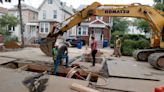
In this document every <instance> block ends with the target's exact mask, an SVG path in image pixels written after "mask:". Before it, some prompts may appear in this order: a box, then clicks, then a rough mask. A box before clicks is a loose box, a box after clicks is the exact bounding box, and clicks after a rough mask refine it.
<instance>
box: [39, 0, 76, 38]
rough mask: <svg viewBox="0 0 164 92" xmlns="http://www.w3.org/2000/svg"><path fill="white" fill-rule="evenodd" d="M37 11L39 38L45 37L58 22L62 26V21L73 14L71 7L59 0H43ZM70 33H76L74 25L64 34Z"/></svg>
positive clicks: (69, 34)
mask: <svg viewBox="0 0 164 92" xmlns="http://www.w3.org/2000/svg"><path fill="white" fill-rule="evenodd" d="M38 11H39V14H38V21H39V36H40V38H44V37H46V36H47V34H48V33H49V32H50V31H51V30H52V28H53V26H56V25H58V24H59V23H60V24H62V26H64V25H65V23H66V22H64V23H63V21H64V20H65V19H67V18H68V17H70V16H71V15H73V14H74V12H73V8H72V7H68V6H66V3H65V2H61V1H60V0H43V2H42V4H41V5H40V6H39V8H38ZM71 35H76V27H73V28H72V29H70V30H69V31H68V32H67V33H66V34H65V36H66V37H67V36H71Z"/></svg>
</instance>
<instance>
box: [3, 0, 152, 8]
mask: <svg viewBox="0 0 164 92" xmlns="http://www.w3.org/2000/svg"><path fill="white" fill-rule="evenodd" d="M3 1H4V0H3ZM11 1H12V2H11V3H3V4H0V7H5V8H12V7H13V6H14V5H16V4H17V3H18V0H11ZM42 1H43V0H24V1H23V0H22V3H26V4H28V5H31V6H33V7H35V8H38V7H39V5H40V4H41V3H42ZM61 1H63V2H66V3H67V5H68V6H70V5H72V6H73V7H74V8H78V7H79V6H80V5H89V4H91V3H93V2H96V1H97V2H100V3H101V4H131V3H141V4H146V5H153V0H61Z"/></svg>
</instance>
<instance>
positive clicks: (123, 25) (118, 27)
mask: <svg viewBox="0 0 164 92" xmlns="http://www.w3.org/2000/svg"><path fill="white" fill-rule="evenodd" d="M128 22H129V21H128V20H127V19H126V18H120V17H114V18H113V26H112V32H115V31H122V32H125V31H126V30H127V28H128V25H129V23H128Z"/></svg>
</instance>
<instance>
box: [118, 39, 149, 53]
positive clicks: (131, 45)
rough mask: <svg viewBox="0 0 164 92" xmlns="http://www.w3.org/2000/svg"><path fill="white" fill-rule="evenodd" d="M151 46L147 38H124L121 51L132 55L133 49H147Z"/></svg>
mask: <svg viewBox="0 0 164 92" xmlns="http://www.w3.org/2000/svg"><path fill="white" fill-rule="evenodd" d="M147 48H150V45H149V41H148V40H146V39H142V40H138V41H135V40H124V41H123V42H122V48H121V52H122V55H126V56H131V55H132V53H133V51H134V50H136V49H147Z"/></svg>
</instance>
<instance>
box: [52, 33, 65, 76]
mask: <svg viewBox="0 0 164 92" xmlns="http://www.w3.org/2000/svg"><path fill="white" fill-rule="evenodd" d="M62 36H63V33H62V32H59V36H58V38H57V40H56V43H55V46H54V48H53V53H54V54H53V59H54V58H55V59H54V60H55V61H54V74H56V72H57V68H58V66H59V64H62V63H63V59H66V60H65V61H66V62H65V63H66V64H65V66H66V67H67V66H68V44H67V43H66V41H65V39H64V38H63V37H62Z"/></svg>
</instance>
